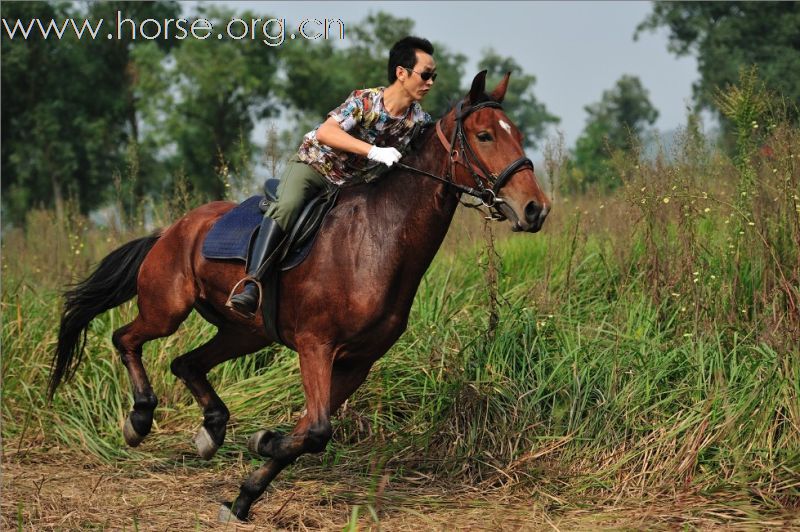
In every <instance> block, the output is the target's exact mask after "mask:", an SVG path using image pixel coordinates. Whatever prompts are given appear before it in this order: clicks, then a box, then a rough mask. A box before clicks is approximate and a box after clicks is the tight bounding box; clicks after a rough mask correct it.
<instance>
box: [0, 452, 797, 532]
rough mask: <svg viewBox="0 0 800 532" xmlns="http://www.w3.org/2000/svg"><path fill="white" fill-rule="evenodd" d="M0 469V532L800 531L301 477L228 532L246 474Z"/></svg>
mask: <svg viewBox="0 0 800 532" xmlns="http://www.w3.org/2000/svg"><path fill="white" fill-rule="evenodd" d="M123 466H124V467H123ZM2 467H3V470H2V503H1V506H2V517H1V520H0V529H2V530H14V529H17V528H18V527H20V526H21V527H22V528H23V529H25V530H82V529H87V528H93V529H98V528H100V529H111V530H170V531H172V530H273V529H279V530H280V529H288V530H342V529H343V528H344V527H346V526H347V525H348V523H349V522H351V520H352V519H354V516H357V517H355V519H356V520H357V523H358V525H359V527H360V528H361V529H362V530H370V529H374V530H549V529H554V530H596V529H598V528H604V529H654V528H661V529H675V528H679V527H683V526H687V525H688V526H689V527H692V528H700V529H720V528H726V527H731V528H735V529H742V528H750V527H755V528H763V527H766V528H772V527H776V528H787V527H788V528H791V527H793V526H797V527H800V520H797V516H782V517H781V518H776V519H764V518H763V517H758V516H753V514H752V513H751V515H748V513H750V512H749V510H748V508H746V506H741V505H737V504H731V503H730V502H729V503H727V504H726V505H720V503H719V501H716V500H715V501H713V502H712V501H708V500H704V499H701V498H699V497H684V498H682V499H676V500H672V501H661V502H659V503H657V504H654V503H652V502H650V503H644V502H641V501H639V502H638V503H631V502H624V501H623V502H616V503H615V504H614V505H613V506H612V505H607V504H606V505H596V506H594V507H591V508H586V509H577V508H575V507H574V506H572V507H566V506H563V505H562V504H560V503H559V501H557V500H548V499H547V498H546V497H543V496H542V495H541V494H538V495H535V496H531V497H527V498H526V497H523V496H520V495H519V494H517V495H516V496H511V495H507V496H506V495H503V493H501V492H492V493H491V494H485V493H481V492H480V491H478V490H476V489H474V488H472V489H469V488H464V487H452V486H451V487H448V486H436V485H435V484H433V483H432V482H431V481H430V480H429V479H427V478H424V477H423V476H421V475H418V474H416V475H415V474H409V475H406V476H403V477H401V478H395V479H393V480H391V481H389V480H388V477H384V478H383V479H379V480H378V482H376V483H375V482H373V484H377V485H373V486H372V487H370V486H363V485H348V481H355V482H363V479H358V480H357V481H356V479H353V478H348V477H347V475H346V472H342V471H340V472H338V473H340V474H339V475H335V474H336V473H337V472H336V471H333V472H331V471H329V470H326V471H321V470H320V468H319V467H318V466H313V467H303V466H302V465H300V466H298V467H299V471H297V472H296V473H293V474H292V475H291V478H289V479H288V480H286V479H285V480H283V481H281V482H278V483H276V486H275V489H274V490H272V491H270V492H269V493H268V495H267V497H266V498H265V499H262V500H260V501H259V502H257V503H256V504H255V505H254V506H253V516H252V517H253V520H252V522H251V523H248V524H246V525H222V524H220V523H218V522H217V512H218V510H219V504H220V501H221V500H222V499H223V498H225V497H227V498H230V497H232V496H233V495H235V493H236V492H237V489H238V483H239V482H240V481H241V480H242V479H243V478H244V477H245V475H246V472H247V470H249V468H250V465H249V464H247V463H238V464H233V465H231V464H213V463H212V464H210V465H209V466H208V467H204V468H199V467H196V466H192V467H189V466H181V465H180V464H177V465H169V466H160V467H159V466H157V465H155V466H151V467H148V468H146V469H140V470H137V471H131V470H130V469H129V468H130V465H129V464H124V465H123V464H120V467H113V466H108V465H98V464H97V463H94V462H92V461H89V460H88V459H87V458H85V457H83V456H81V455H67V454H65V453H63V452H59V451H55V452H50V453H49V454H48V453H44V452H41V453H26V454H24V455H22V456H17V455H11V456H9V455H6V456H4V457H3V464H2ZM332 473H334V474H332ZM341 473H344V474H341ZM337 477H338V480H337ZM374 493H379V494H380V495H379V496H377V497H376V496H375V495H371V494H374ZM531 500H534V501H536V502H529V501H531Z"/></svg>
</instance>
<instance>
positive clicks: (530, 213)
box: [525, 201, 542, 224]
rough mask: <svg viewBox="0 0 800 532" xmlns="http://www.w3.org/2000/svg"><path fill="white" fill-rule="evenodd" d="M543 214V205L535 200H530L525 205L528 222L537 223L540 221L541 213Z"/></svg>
mask: <svg viewBox="0 0 800 532" xmlns="http://www.w3.org/2000/svg"><path fill="white" fill-rule="evenodd" d="M540 214H542V206H541V205H539V204H538V203H536V202H535V201H530V202H528V204H527V205H526V206H525V220H526V221H527V222H528V223H531V224H532V223H536V222H538V221H539V215H540Z"/></svg>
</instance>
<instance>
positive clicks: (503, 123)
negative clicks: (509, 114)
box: [500, 120, 511, 135]
mask: <svg viewBox="0 0 800 532" xmlns="http://www.w3.org/2000/svg"><path fill="white" fill-rule="evenodd" d="M500 127H502V128H503V129H505V130H506V133H508V134H509V135H510V134H511V126H510V125H508V122H506V121H505V120H500Z"/></svg>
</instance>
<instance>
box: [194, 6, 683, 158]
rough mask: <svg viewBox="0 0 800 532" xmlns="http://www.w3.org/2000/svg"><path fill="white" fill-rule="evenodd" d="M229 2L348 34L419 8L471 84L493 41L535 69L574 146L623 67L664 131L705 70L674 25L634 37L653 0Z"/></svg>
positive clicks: (415, 13) (428, 30)
mask: <svg viewBox="0 0 800 532" xmlns="http://www.w3.org/2000/svg"><path fill="white" fill-rule="evenodd" d="M216 3H219V4H222V2H216ZM194 4H195V3H194V2H188V3H186V4H185V5H184V12H185V13H191V12H192V6H193V5H194ZM224 5H225V7H227V8H229V9H232V10H233V11H234V12H237V13H239V12H242V11H244V10H250V11H253V12H257V13H265V14H269V15H270V16H274V17H278V18H285V19H286V20H287V26H292V25H294V26H295V27H296V25H297V24H298V23H299V21H301V20H303V19H313V18H317V19H323V18H328V19H336V18H338V19H341V20H342V21H343V22H344V23H345V41H346V40H347V32H348V30H349V28H351V27H355V25H356V24H357V23H358V22H359V21H361V20H363V19H364V18H365V17H366V16H367V15H368V14H369V13H374V12H377V11H385V12H388V13H391V14H393V15H396V16H400V17H407V18H411V19H412V20H414V21H415V24H414V31H415V33H416V34H417V35H420V36H422V37H425V38H427V39H429V40H431V41H433V42H435V43H440V44H443V45H444V46H446V47H447V48H448V50H450V51H452V52H460V53H463V54H464V55H465V56H467V57H468V58H469V59H468V62H467V65H466V69H465V79H464V82H463V85H464V86H468V83H469V82H470V81H471V79H472V77H473V76H474V75H475V74H477V67H476V64H477V62H478V60H479V58H480V56H481V52H482V51H483V50H485V49H487V48H493V49H494V50H495V51H497V52H498V53H500V54H501V55H503V56H511V57H513V58H514V59H515V60H516V61H517V63H518V64H519V65H520V66H521V67H522V69H523V70H524V72H525V73H526V74H532V75H534V76H536V79H537V81H536V84H535V85H534V94H535V95H536V97H537V99H538V100H539V101H541V102H542V103H544V104H545V106H546V107H547V109H548V111H550V113H552V114H555V115H556V116H558V117H560V118H561V123H560V124H559V125H558V126H557V127H558V129H559V130H561V131H562V132H563V134H564V137H565V141H566V144H567V147H570V148H571V147H573V146H574V143H575V140H576V139H577V138H578V136H579V135H580V133H581V131H582V130H583V128H584V126H585V123H586V112H585V110H584V107H585V106H586V105H590V104H592V103H594V102H597V101H599V100H600V98H601V97H602V93H603V91H605V90H608V89H610V88H612V87H613V86H614V84H615V83H616V81H617V80H618V79H619V78H620V77H621V76H622V75H624V74H631V75H635V76H638V77H639V79H641V81H642V85H643V86H644V87H645V89H646V90H648V91H649V95H650V101H651V102H652V103H653V105H654V106H655V107H656V109H658V111H659V118H658V121H657V122H656V124H655V126H656V127H657V128H658V129H659V130H661V131H669V130H673V129H675V128H678V127H680V126H682V125H683V124H685V122H686V114H687V105H689V104H690V101H691V95H692V89H691V86H692V83H693V82H694V81H695V80H697V78H698V73H697V63H696V60H695V59H694V58H693V57H683V58H676V57H675V56H674V55H672V54H671V53H669V52H668V51H667V32H666V30H663V29H661V30H659V31H657V32H655V33H653V32H644V33H642V34H641V35H640V37H639V40H638V41H634V39H633V35H634V32H635V31H636V26H637V25H638V24H639V23H640V22H641V21H642V20H644V18H645V17H646V16H647V14H648V13H649V12H650V11H651V4H650V2H603V1H592V2H576V1H561V2H544V1H542V2H527V1H514V2H480V1H445V2H435V1H425V2H408V1H389V2H379V1H369V2H263V1H261V2H259V1H257V2H245V1H232V2H224ZM387 55H388V51H387ZM353 88H354V89H355V88H357V87H353ZM423 107H424V102H423ZM549 133H550V135H554V134H555V131H552V130H551V131H550V132H549Z"/></svg>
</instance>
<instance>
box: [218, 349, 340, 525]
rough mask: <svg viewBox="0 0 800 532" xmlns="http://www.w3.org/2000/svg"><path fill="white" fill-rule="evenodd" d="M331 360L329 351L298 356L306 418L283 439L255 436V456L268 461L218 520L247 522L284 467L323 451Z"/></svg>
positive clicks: (328, 433)
mask: <svg viewBox="0 0 800 532" xmlns="http://www.w3.org/2000/svg"><path fill="white" fill-rule="evenodd" d="M332 358H333V356H332V354H331V351H330V350H328V349H323V348H321V347H320V348H317V349H316V350H314V351H305V352H302V353H301V354H300V372H301V374H302V378H303V390H304V392H305V397H306V414H305V415H304V416H303V417H302V418H300V421H298V423H297V425H296V426H295V428H294V429H293V430H292V432H291V433H289V434H287V435H281V434H278V433H274V432H269V433H267V432H266V431H262V432H261V433H259V434H261V437H260V438H258V439H257V441H256V443H255V446H256V447H257V448H258V450H259V451H260V452H259V454H261V455H263V456H266V457H268V459H267V461H266V462H265V463H264V465H262V466H261V467H259V468H258V469H257V470H255V471H254V472H253V473H251V474H250V476H249V477H248V478H247V480H245V482H244V483H243V484H242V485H241V487H240V488H239V496H238V497H236V500H235V501H234V502H233V504H232V505H231V507H230V510H229V511H228V510H227V507H226V506H223V509H222V511H221V514H220V519H221V520H223V521H226V520H232V519H236V520H242V521H243V520H245V519H247V517H248V515H249V514H250V507H251V506H252V505H253V503H254V502H255V501H256V499H258V498H259V497H260V496H261V495H262V494H263V493H264V491H265V490H266V489H267V486H269V484H270V483H271V482H272V481H273V480H274V479H275V477H277V476H278V474H279V473H280V472H281V471H283V469H284V468H285V467H286V466H288V465H290V464H291V463H293V462H294V461H295V460H297V458H298V457H299V456H301V455H302V454H305V453H320V452H322V451H324V450H325V447H326V446H327V444H328V442H329V441H330V439H331V434H332V429H331V421H330V413H331V371H332V365H333V364H332ZM228 512H229V513H228Z"/></svg>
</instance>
